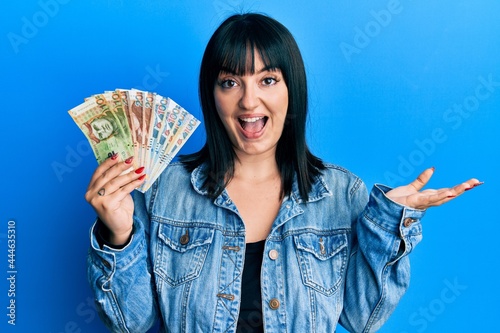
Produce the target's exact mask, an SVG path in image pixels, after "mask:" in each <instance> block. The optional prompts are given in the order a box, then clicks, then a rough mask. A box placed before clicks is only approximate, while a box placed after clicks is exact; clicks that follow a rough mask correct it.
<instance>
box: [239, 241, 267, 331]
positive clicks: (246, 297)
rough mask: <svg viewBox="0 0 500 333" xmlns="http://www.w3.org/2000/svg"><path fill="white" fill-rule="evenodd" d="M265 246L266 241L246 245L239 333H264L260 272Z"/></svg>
mask: <svg viewBox="0 0 500 333" xmlns="http://www.w3.org/2000/svg"><path fill="white" fill-rule="evenodd" d="M264 244H265V240H262V241H260V242H257V243H247V244H246V252H245V265H244V266H243V280H242V286H241V305H240V316H239V318H238V326H237V328H236V332H237V333H263V332H264V325H263V321H262V297H261V294H260V270H261V266H262V258H263V255H264Z"/></svg>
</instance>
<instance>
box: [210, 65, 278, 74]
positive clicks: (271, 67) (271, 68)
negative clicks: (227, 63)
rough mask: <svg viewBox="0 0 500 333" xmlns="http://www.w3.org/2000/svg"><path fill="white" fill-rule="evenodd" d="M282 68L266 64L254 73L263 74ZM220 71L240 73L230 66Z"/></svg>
mask: <svg viewBox="0 0 500 333" xmlns="http://www.w3.org/2000/svg"><path fill="white" fill-rule="evenodd" d="M278 70H280V69H279V68H278V67H276V66H264V67H262V68H261V69H260V70H258V71H256V72H254V74H261V73H263V72H267V71H269V72H275V71H278ZM219 73H227V74H231V75H240V74H238V73H236V72H235V71H234V70H232V69H231V68H228V67H222V68H221V69H220V71H219Z"/></svg>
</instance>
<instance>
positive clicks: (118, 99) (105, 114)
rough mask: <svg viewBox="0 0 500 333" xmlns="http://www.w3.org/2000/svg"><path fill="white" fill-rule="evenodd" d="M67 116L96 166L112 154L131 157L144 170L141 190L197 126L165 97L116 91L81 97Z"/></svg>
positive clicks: (144, 92)
mask: <svg viewBox="0 0 500 333" xmlns="http://www.w3.org/2000/svg"><path fill="white" fill-rule="evenodd" d="M69 114H70V115H71V117H72V118H73V120H74V121H75V123H76V124H77V125H78V127H80V129H81V130H82V132H83V133H84V134H85V136H86V137H87V139H88V141H89V143H90V146H91V147H92V150H93V152H94V155H95V157H96V159H97V162H98V163H99V164H100V163H102V162H104V161H105V160H106V159H107V158H108V157H110V156H112V155H113V154H115V153H116V154H118V155H119V156H120V158H121V160H125V159H127V158H129V157H131V156H134V168H133V169H131V170H134V169H136V168H139V167H141V166H144V167H145V170H146V171H145V173H146V175H147V177H146V181H145V182H144V183H143V185H142V186H141V187H139V188H138V190H139V191H141V192H145V191H147V190H148V189H149V188H150V187H151V185H152V184H153V183H154V182H155V180H156V179H157V178H158V177H159V176H160V174H161V173H162V172H163V170H165V168H166V167H167V165H168V164H169V163H170V162H171V161H172V159H173V158H174V157H175V155H176V154H177V153H178V152H179V151H180V149H181V147H182V146H183V145H184V144H185V143H186V141H187V140H188V139H189V138H190V137H191V134H193V132H194V131H195V130H196V128H197V127H198V126H199V124H200V121H199V120H198V119H196V118H195V117H194V116H193V115H191V114H190V113H189V112H187V111H186V110H185V109H184V108H182V107H181V106H180V105H178V104H177V103H175V102H174V101H173V100H171V99H170V98H168V97H163V96H160V95H158V94H156V93H151V92H147V91H140V90H136V89H116V90H115V91H106V92H104V93H102V94H97V95H93V96H90V97H87V98H85V102H84V103H82V104H80V105H78V106H76V107H75V108H73V109H71V110H69Z"/></svg>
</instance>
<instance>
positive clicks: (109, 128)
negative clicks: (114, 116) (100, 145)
mask: <svg viewBox="0 0 500 333" xmlns="http://www.w3.org/2000/svg"><path fill="white" fill-rule="evenodd" d="M92 130H93V131H94V133H95V135H96V136H97V137H98V138H99V140H104V139H106V138H108V137H109V136H110V135H111V134H113V125H112V124H111V123H110V122H109V120H107V119H104V118H100V119H96V120H94V121H93V122H92Z"/></svg>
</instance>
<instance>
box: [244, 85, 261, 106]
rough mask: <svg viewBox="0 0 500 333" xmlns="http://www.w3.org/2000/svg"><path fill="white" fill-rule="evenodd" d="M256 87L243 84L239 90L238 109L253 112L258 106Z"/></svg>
mask: <svg viewBox="0 0 500 333" xmlns="http://www.w3.org/2000/svg"><path fill="white" fill-rule="evenodd" d="M257 89H258V88H257V87H255V86H254V85H252V84H245V85H243V87H242V89H241V97H240V100H239V107H240V108H242V109H244V110H254V109H255V108H256V107H257V106H258V105H259V96H258V91H257Z"/></svg>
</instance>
